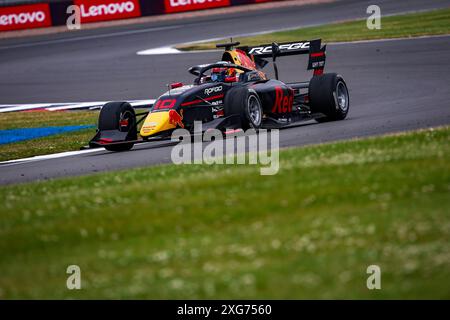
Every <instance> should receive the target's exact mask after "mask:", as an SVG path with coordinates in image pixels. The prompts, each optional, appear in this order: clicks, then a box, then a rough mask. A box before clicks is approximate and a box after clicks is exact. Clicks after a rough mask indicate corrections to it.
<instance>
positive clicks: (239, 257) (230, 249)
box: [0, 127, 450, 299]
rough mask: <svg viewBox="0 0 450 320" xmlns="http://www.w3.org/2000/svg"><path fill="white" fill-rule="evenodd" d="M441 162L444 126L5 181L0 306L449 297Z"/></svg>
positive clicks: (0, 214) (448, 187) (445, 180)
mask: <svg viewBox="0 0 450 320" xmlns="http://www.w3.org/2000/svg"><path fill="white" fill-rule="evenodd" d="M449 157H450V128H449V127H446V128H440V129H434V130H431V129H430V130H425V131H419V132H413V133H407V134H399V135H392V136H385V137H377V138H370V139H364V140H358V141H348V142H338V143H332V144H324V145H318V146H310V147H305V148H296V149H288V150H284V151H282V152H281V154H280V171H279V173H278V174H277V175H275V176H260V175H259V168H258V167H256V166H242V165H241V166H238V165H235V166H218V165H217V166H205V165H185V166H175V165H164V166H156V167H150V168H143V169H134V170H127V171H122V172H115V173H107V174H98V175H93V176H85V177H76V178H68V179H62V180H53V181H47V182H38V183H32V184H24V185H16V186H8V187H1V188H0V201H1V203H2V206H1V207H0V221H1V224H0V254H1V257H0V274H1V277H0V298H3V299H4V298H45V299H48V298H107V299H109V298H152V299H156V298H158V299H159V298H161V299H167V298H171V299H174V298H184V299H192V298H236V299H239V298H252V299H254V298H277V299H283V298H290V299H293V298H294V299H295V298H345V299H347V298H406V299H408V298H446V299H449V298H450V289H449V286H448V279H449V277H450V219H449V218H450V212H449V210H448V208H449V207H450V197H449V196H448V195H449V191H450V165H449ZM73 264H75V265H78V266H80V268H81V275H82V290H79V291H76V290H75V291H70V290H67V289H66V287H65V285H66V279H67V278H66V277H67V276H68V275H67V274H66V268H67V266H68V265H73ZM372 264H375V265H379V266H380V267H381V271H382V277H381V279H382V289H381V290H368V289H367V287H366V279H367V277H368V275H367V274H366V268H367V267H368V266H369V265H372Z"/></svg>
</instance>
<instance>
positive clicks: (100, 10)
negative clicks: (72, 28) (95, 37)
mask: <svg viewBox="0 0 450 320" xmlns="http://www.w3.org/2000/svg"><path fill="white" fill-rule="evenodd" d="M73 3H74V4H75V5H78V6H80V14H81V23H83V22H97V21H106V20H116V19H127V18H133V17H140V16H141V8H140V6H139V0H74V2H73Z"/></svg>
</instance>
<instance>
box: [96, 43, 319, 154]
mask: <svg viewBox="0 0 450 320" xmlns="http://www.w3.org/2000/svg"><path fill="white" fill-rule="evenodd" d="M237 44H238V43H230V44H224V45H218V47H225V49H226V50H233V49H232V47H233V46H235V45H237ZM237 49H238V50H239V51H240V52H242V53H245V54H246V55H247V56H248V57H250V58H251V59H252V61H253V62H254V67H253V68H251V67H250V68H249V67H246V66H243V65H238V64H235V63H233V61H225V62H220V63H215V64H207V65H199V66H194V67H192V68H190V69H189V72H190V73H191V74H193V75H194V76H195V77H196V78H195V80H194V81H193V84H192V85H187V86H185V85H182V84H178V86H173V84H172V88H170V87H169V88H170V89H169V90H168V91H167V92H166V93H164V94H163V95H161V96H160V97H159V98H158V99H157V100H156V102H155V104H154V105H153V106H152V108H151V110H150V111H149V112H144V113H141V114H137V115H136V116H138V117H139V116H142V118H141V119H140V120H139V119H138V120H136V121H135V123H134V125H135V126H136V127H137V126H138V125H139V123H141V122H142V121H143V120H144V119H145V117H146V116H147V115H148V114H149V113H150V112H152V113H154V112H160V111H167V110H175V111H176V112H177V113H178V114H181V115H182V118H181V119H182V123H181V122H180V121H178V123H177V127H180V126H182V127H184V128H186V129H188V130H192V129H193V124H194V121H202V123H203V130H207V129H209V128H217V129H221V130H225V129H236V128H241V125H242V123H241V121H242V120H241V119H240V118H239V117H238V116H236V115H226V114H225V112H224V111H225V110H224V105H225V102H226V99H227V95H229V94H230V95H232V94H233V89H235V88H239V87H246V88H248V89H249V90H252V91H254V92H256V94H257V95H258V97H259V99H260V101H261V104H262V108H263V112H264V116H263V119H262V125H261V128H270V129H272V128H281V127H284V126H288V125H290V124H292V123H293V122H298V121H304V120H311V119H317V118H320V117H323V116H324V115H323V114H321V113H314V112H313V110H312V109H311V107H310V104H309V96H308V91H309V83H310V81H304V82H294V83H284V82H283V81H280V80H278V69H277V66H276V59H277V57H281V56H289V55H299V54H308V55H309V61H308V69H309V70H313V71H314V75H313V77H315V76H320V75H322V74H323V69H324V65H325V49H326V48H325V46H323V47H322V46H321V40H320V39H319V40H313V41H299V42H296V43H281V44H276V43H272V44H268V45H261V46H258V47H239V48H237ZM226 53H227V51H225V54H226ZM225 54H224V55H223V57H225V56H226V55H225ZM269 57H271V58H272V60H273V65H274V69H275V77H276V79H268V78H267V77H266V75H265V74H264V73H263V72H262V71H261V68H263V67H264V66H265V65H266V64H267V63H268V61H266V60H265V58H269ZM218 67H220V68H234V69H238V70H240V80H239V81H238V82H213V81H208V80H207V81H204V79H205V78H206V79H207V75H206V74H207V72H209V71H210V70H211V69H213V68H218ZM181 119H178V120H181ZM119 131H120V130H119ZM172 131H173V130H172ZM170 133H171V130H168V131H164V132H160V133H157V134H155V135H152V136H142V139H137V140H136V141H133V143H137V142H141V141H147V140H149V139H155V138H157V139H158V138H165V137H168V136H169V135H170ZM105 137H106V138H108V137H107V135H105V133H102V132H101V131H98V133H97V135H96V136H95V137H94V138H93V139H92V141H91V142H90V146H91V147H94V146H99V145H103V143H101V140H102V139H105ZM109 140H112V141H111V143H121V141H127V142H130V137H129V136H127V133H126V132H116V133H115V136H114V139H109Z"/></svg>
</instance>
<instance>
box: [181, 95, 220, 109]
mask: <svg viewBox="0 0 450 320" xmlns="http://www.w3.org/2000/svg"><path fill="white" fill-rule="evenodd" d="M223 96H224V95H223V94H218V95H217V96H212V97H208V98H205V99H204V100H206V101H211V100H217V99H222V98H223ZM200 102H202V100H200V99H198V100H193V101H189V102H185V103H183V104H182V105H181V106H182V107H186V106H191V105H193V104H197V103H200Z"/></svg>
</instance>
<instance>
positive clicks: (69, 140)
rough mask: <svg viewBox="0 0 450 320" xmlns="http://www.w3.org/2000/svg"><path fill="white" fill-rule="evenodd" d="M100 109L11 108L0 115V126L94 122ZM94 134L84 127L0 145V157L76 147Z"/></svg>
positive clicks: (47, 125)
mask: <svg viewBox="0 0 450 320" xmlns="http://www.w3.org/2000/svg"><path fill="white" fill-rule="evenodd" d="M98 114H99V112H97V111H74V112H46V111H42V112H40V111H36V112H11V113H4V114H2V115H1V117H0V128H1V130H7V129H18V128H37V127H49V126H72V125H91V124H96V123H97V119H98ZM94 134H95V128H94V129H84V130H80V131H73V132H68V133H64V134H58V135H52V136H48V137H43V138H38V139H32V140H27V141H21V142H16V143H9V144H3V145H0V161H5V160H11V159H18V158H25V157H32V156H37V155H43V154H50V153H56V152H63V151H73V150H79V149H80V147H82V146H83V145H86V143H87V142H88V141H89V139H91V138H92V137H93V136H94Z"/></svg>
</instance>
